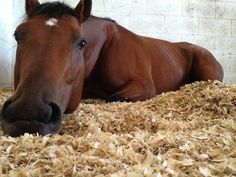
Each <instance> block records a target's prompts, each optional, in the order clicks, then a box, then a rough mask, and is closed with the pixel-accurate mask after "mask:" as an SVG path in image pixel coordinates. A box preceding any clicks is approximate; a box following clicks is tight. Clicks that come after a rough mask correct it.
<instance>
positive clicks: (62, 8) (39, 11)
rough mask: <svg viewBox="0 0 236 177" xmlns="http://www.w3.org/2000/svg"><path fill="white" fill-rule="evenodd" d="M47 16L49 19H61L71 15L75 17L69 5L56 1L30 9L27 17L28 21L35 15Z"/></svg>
mask: <svg viewBox="0 0 236 177" xmlns="http://www.w3.org/2000/svg"><path fill="white" fill-rule="evenodd" d="M43 14H45V15H48V16H49V17H55V18H56V17H61V16H63V15H71V16H74V17H76V14H75V11H74V9H73V8H71V7H70V6H69V5H67V4H65V3H62V2H59V1H56V2H46V3H42V4H40V5H38V6H37V7H35V8H34V9H32V10H31V11H30V12H29V13H28V14H27V17H28V18H29V19H30V18H32V17H34V16H37V15H43Z"/></svg>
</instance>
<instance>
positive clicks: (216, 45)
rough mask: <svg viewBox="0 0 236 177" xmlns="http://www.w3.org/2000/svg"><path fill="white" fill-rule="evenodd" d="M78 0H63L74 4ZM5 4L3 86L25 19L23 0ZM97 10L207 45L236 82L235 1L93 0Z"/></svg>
mask: <svg viewBox="0 0 236 177" xmlns="http://www.w3.org/2000/svg"><path fill="white" fill-rule="evenodd" d="M78 1H79V0H64V2H67V3H69V4H70V5H73V6H75V5H76V4H77V3H78ZM40 2H44V1H43V0H42V1H40ZM4 3H5V4H4V6H0V25H1V26H0V33H1V35H0V37H1V41H0V47H1V49H0V85H10V84H12V72H13V70H12V68H13V65H14V53H15V49H14V46H15V42H14V40H13V39H12V34H13V31H14V28H15V27H16V26H17V24H19V23H20V21H21V20H23V19H24V1H23V0H14V1H11V0H9V1H4ZM6 7H7V8H6ZM11 14H12V15H11ZM93 15H97V16H101V17H111V18H113V19H114V20H116V21H117V22H118V23H119V24H120V25H123V26H125V27H126V28H128V29H130V30H131V31H134V32H135V33H137V34H141V35H145V36H150V37H155V38H160V39H165V40H169V41H172V42H177V41H188V42H192V43H195V44H198V45H200V46H203V47H205V48H207V49H208V50H210V51H211V52H212V53H213V54H214V55H215V56H216V58H217V60H218V61H219V62H220V63H221V64H222V66H223V68H224V72H225V79H224V82H226V83H236V0H165V1H163V0H125V1H124V0H93ZM2 38H3V39H2Z"/></svg>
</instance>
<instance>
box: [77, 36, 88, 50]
mask: <svg viewBox="0 0 236 177" xmlns="http://www.w3.org/2000/svg"><path fill="white" fill-rule="evenodd" d="M85 45H86V41H85V39H80V40H79V43H78V48H79V49H80V50H82V49H83V48H84V46H85Z"/></svg>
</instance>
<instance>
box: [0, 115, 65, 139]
mask: <svg viewBox="0 0 236 177" xmlns="http://www.w3.org/2000/svg"><path fill="white" fill-rule="evenodd" d="M61 122H62V121H61V119H60V121H57V122H51V123H47V124H46V123H43V122H39V121H16V122H11V123H9V122H2V123H1V126H2V129H3V131H4V133H6V134H8V135H10V136H12V137H18V136H21V135H24V134H25V133H29V134H39V135H42V136H44V135H48V134H56V133H58V132H59V131H60V128H61Z"/></svg>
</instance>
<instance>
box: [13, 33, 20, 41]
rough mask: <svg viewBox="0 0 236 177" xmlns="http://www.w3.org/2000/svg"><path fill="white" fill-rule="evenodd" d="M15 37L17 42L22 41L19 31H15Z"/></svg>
mask: <svg viewBox="0 0 236 177" xmlns="http://www.w3.org/2000/svg"><path fill="white" fill-rule="evenodd" d="M14 37H15V40H16V42H17V43H18V42H19V41H20V36H19V34H18V33H17V32H15V33H14Z"/></svg>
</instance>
